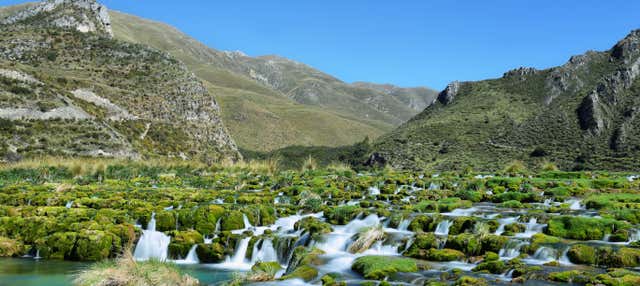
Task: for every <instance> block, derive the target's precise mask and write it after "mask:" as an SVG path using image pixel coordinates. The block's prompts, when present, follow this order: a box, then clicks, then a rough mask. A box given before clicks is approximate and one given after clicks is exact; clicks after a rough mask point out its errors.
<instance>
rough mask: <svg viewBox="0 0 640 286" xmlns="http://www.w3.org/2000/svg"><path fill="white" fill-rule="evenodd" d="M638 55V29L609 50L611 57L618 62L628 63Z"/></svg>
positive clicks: (639, 47)
mask: <svg viewBox="0 0 640 286" xmlns="http://www.w3.org/2000/svg"><path fill="white" fill-rule="evenodd" d="M638 54H640V29H638V30H633V31H631V33H629V35H627V36H626V37H625V38H624V39H622V40H621V41H619V42H618V43H617V44H616V45H615V46H613V48H612V49H611V56H612V57H613V58H615V59H618V60H623V61H629V60H632V59H633V58H635V57H636V56H638Z"/></svg>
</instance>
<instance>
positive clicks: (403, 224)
mask: <svg viewBox="0 0 640 286" xmlns="http://www.w3.org/2000/svg"><path fill="white" fill-rule="evenodd" d="M409 224H411V220H408V219H403V220H402V221H401V222H400V224H399V225H398V230H399V231H407V230H409Z"/></svg>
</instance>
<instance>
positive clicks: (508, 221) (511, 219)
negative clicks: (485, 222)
mask: <svg viewBox="0 0 640 286" xmlns="http://www.w3.org/2000/svg"><path fill="white" fill-rule="evenodd" d="M519 218H520V217H519V216H516V217H507V218H502V219H499V220H498V222H499V223H500V225H499V226H498V229H497V230H496V232H495V234H496V235H501V234H502V233H503V232H504V227H505V226H506V225H508V224H512V223H515V222H517V221H518V219H519Z"/></svg>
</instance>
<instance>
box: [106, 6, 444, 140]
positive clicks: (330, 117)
mask: <svg viewBox="0 0 640 286" xmlns="http://www.w3.org/2000/svg"><path fill="white" fill-rule="evenodd" d="M111 18H112V23H113V30H114V34H115V36H116V38H119V39H122V40H126V41H131V42H136V43H144V44H148V45H150V46H153V47H155V48H158V49H161V50H163V51H167V52H169V53H170V54H171V55H173V56H175V57H177V58H178V59H180V60H181V61H183V62H184V63H185V64H186V65H187V66H188V67H189V68H190V70H192V71H193V72H194V73H195V74H196V75H197V76H198V77H199V78H200V79H202V80H204V81H206V82H207V87H208V89H209V91H210V92H211V93H213V94H214V95H215V96H216V98H218V99H219V101H220V104H221V107H222V108H221V109H222V115H223V118H224V122H225V124H226V126H227V127H228V128H229V130H230V132H231V134H232V136H233V137H234V139H235V140H236V142H238V145H239V146H241V147H243V148H246V149H252V150H259V151H270V150H274V149H278V148H282V147H285V146H289V145H302V146H312V145H315V146H340V145H347V144H353V143H355V142H358V141H361V140H362V139H363V138H365V137H372V138H375V137H378V136H380V135H381V134H383V133H385V132H388V131H390V130H392V128H393V127H394V126H395V125H398V124H400V123H401V122H403V121H404V120H406V119H408V118H409V117H410V116H411V115H412V114H416V113H417V112H418V111H419V110H417V109H411V108H410V107H409V104H407V103H405V102H404V101H402V100H399V99H397V98H396V97H394V96H388V95H386V94H385V93H383V92H380V91H376V90H374V89H371V88H364V87H358V86H351V85H348V84H344V83H342V82H340V81H338V80H337V79H334V78H333V77H331V76H329V75H326V74H324V73H321V72H319V71H317V70H314V69H312V68H310V67H308V66H305V65H303V64H299V63H295V62H292V61H289V60H287V59H283V58H279V57H273V56H267V57H258V58H251V57H247V56H245V55H242V54H241V53H238V52H222V51H217V50H214V49H211V48H209V47H206V46H205V45H203V44H202V43H200V42H198V41H196V40H195V39H193V38H191V37H189V36H187V35H185V34H183V33H182V32H180V31H178V30H177V29H175V28H173V27H171V26H168V25H166V24H163V23H158V22H154V21H150V20H146V19H142V18H139V17H136V16H132V15H127V14H124V13H119V12H113V11H112V12H111ZM261 76H264V77H261ZM317 84H319V85H320V87H317ZM309 89H311V92H315V93H319V94H321V96H320V97H319V98H318V100H317V101H314V100H312V99H310V98H309V97H308V96H306V95H307V94H306V93H305V91H309ZM422 90H426V91H427V92H426V93H421V95H424V96H425V97H430V98H433V97H434V94H435V93H434V92H430V90H427V89H422ZM373 97H375V98H373ZM365 102H370V103H365ZM390 106H392V107H393V108H387V107H390ZM385 108H386V109H388V112H382V111H380V109H385ZM390 114H400V116H401V117H395V116H392V115H390Z"/></svg>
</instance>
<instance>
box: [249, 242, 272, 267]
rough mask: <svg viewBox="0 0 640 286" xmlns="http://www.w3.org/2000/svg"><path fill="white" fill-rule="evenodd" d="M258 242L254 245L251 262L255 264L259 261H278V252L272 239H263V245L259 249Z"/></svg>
mask: <svg viewBox="0 0 640 286" xmlns="http://www.w3.org/2000/svg"><path fill="white" fill-rule="evenodd" d="M258 244H259V243H256V244H255V245H254V246H253V252H252V254H251V264H254V263H256V262H258V261H262V262H271V261H278V254H277V253H276V250H275V248H273V242H272V241H271V239H265V240H264V241H262V247H261V248H260V249H258Z"/></svg>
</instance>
